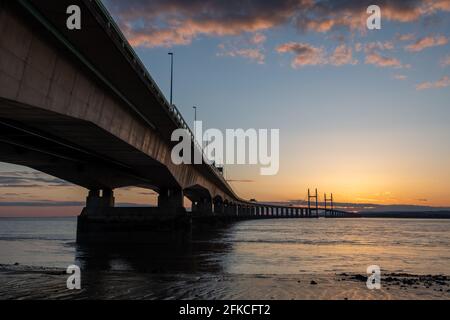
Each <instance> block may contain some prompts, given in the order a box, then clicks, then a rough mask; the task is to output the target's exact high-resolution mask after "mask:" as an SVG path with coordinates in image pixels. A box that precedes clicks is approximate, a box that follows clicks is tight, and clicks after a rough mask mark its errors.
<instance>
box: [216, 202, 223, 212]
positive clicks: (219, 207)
mask: <svg viewBox="0 0 450 320" xmlns="http://www.w3.org/2000/svg"><path fill="white" fill-rule="evenodd" d="M214 213H217V214H222V213H223V202H222V201H214Z"/></svg>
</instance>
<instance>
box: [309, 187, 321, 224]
mask: <svg viewBox="0 0 450 320" xmlns="http://www.w3.org/2000/svg"><path fill="white" fill-rule="evenodd" d="M311 199H314V200H315V203H316V207H315V208H313V209H311ZM318 199H319V197H318V194H317V188H316V192H315V194H314V195H311V192H310V190H309V188H308V216H309V217H311V216H312V210H314V211H315V212H316V217H317V218H318V217H319V202H318Z"/></svg>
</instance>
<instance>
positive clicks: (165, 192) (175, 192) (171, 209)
mask: <svg viewBox="0 0 450 320" xmlns="http://www.w3.org/2000/svg"><path fill="white" fill-rule="evenodd" d="M183 207H184V206H183V191H182V190H181V189H175V188H174V189H162V190H161V191H160V193H159V196H158V208H161V209H162V210H164V211H165V212H166V213H168V214H175V213H177V212H179V211H181V210H182V209H183Z"/></svg>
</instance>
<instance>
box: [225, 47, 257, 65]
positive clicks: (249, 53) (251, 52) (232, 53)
mask: <svg viewBox="0 0 450 320" xmlns="http://www.w3.org/2000/svg"><path fill="white" fill-rule="evenodd" d="M218 56H228V57H244V58H248V59H251V60H254V61H256V62H257V63H259V64H264V59H265V56H264V54H263V53H262V52H261V50H260V49H233V50H229V51H226V52H221V53H218Z"/></svg>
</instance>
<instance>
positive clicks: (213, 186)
mask: <svg viewBox="0 0 450 320" xmlns="http://www.w3.org/2000/svg"><path fill="white" fill-rule="evenodd" d="M73 4H76V5H78V6H79V7H80V8H81V21H82V22H81V30H68V29H67V27H66V19H67V17H68V14H66V9H67V7H68V6H70V5H73ZM0 17H1V18H0V150H1V151H0V161H2V162H8V163H13V164H18V165H23V166H27V167H31V168H34V169H36V170H39V171H42V172H45V173H47V174H50V175H52V176H55V177H58V178H61V179H63V180H66V181H69V182H71V183H74V184H76V185H79V186H82V187H84V188H86V189H88V190H89V195H88V197H87V201H86V207H85V208H84V210H83V212H82V214H81V216H80V219H79V223H80V225H81V226H84V227H86V228H87V226H89V221H91V220H92V221H94V220H95V221H100V220H102V219H103V220H105V221H122V220H124V219H131V220H133V219H135V220H136V221H143V220H145V221H147V220H148V219H150V220H151V218H150V217H158V218H155V219H156V220H157V219H161V217H164V219H166V218H167V217H181V218H180V219H181V221H182V220H183V219H184V217H191V216H192V217H205V216H207V217H211V216H213V217H226V218H230V217H234V218H236V219H249V218H252V219H254V218H269V217H270V218H281V217H312V216H313V215H312V213H311V211H310V210H308V209H307V208H295V207H284V206H273V205H266V204H261V203H258V202H251V201H246V200H244V199H241V198H240V197H239V196H238V195H236V194H235V192H234V191H233V189H232V188H231V186H230V185H229V184H228V183H227V181H226V180H225V179H224V177H223V176H222V174H221V173H220V172H219V170H218V169H217V168H216V167H214V166H212V165H209V164H207V163H203V164H200V165H188V164H181V165H175V164H173V163H172V161H171V157H170V154H171V149H172V147H173V145H174V144H175V142H171V139H170V137H171V134H172V132H173V130H175V129H177V128H184V129H186V130H188V131H189V132H190V135H191V138H192V139H193V140H194V137H193V134H192V133H191V131H190V129H189V126H188V125H187V123H186V121H184V119H183V117H182V115H181V114H180V113H179V112H178V110H177V108H176V107H175V106H173V105H170V104H169V103H168V101H167V100H166V99H165V97H164V95H163V94H162V92H161V91H160V89H159V88H158V86H157V85H156V83H155V82H154V81H153V79H152V77H151V76H150V74H149V73H148V71H147V70H146V68H145V67H144V65H143V64H142V62H141V61H140V60H139V58H138V57H137V55H136V54H135V52H134V50H133V49H132V48H131V46H130V45H129V44H128V42H127V41H126V39H125V37H124V36H123V35H122V33H121V31H120V30H119V28H118V27H117V26H116V24H115V23H114V21H113V19H112V18H111V17H110V15H109V14H108V12H107V11H106V10H105V8H104V7H103V5H102V4H101V3H100V2H99V1H94V0H92V1H90V0H80V1H73V0H70V1H67V0H58V1H54V0H52V1H50V0H18V1H6V0H0ZM193 149H194V150H193V152H201V151H199V150H200V149H199V148H198V146H197V145H195V144H194V146H193ZM128 186H137V187H143V188H149V189H152V190H155V191H156V192H158V207H154V208H152V207H146V208H119V207H115V205H114V191H113V190H114V189H116V188H121V187H128ZM184 196H186V197H187V198H188V199H190V200H191V201H192V213H187V212H186V210H185V209H184V207H183V199H184ZM327 213H329V214H328V215H329V216H344V215H348V213H346V212H343V211H338V210H330V209H327ZM84 227H82V228H84Z"/></svg>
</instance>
